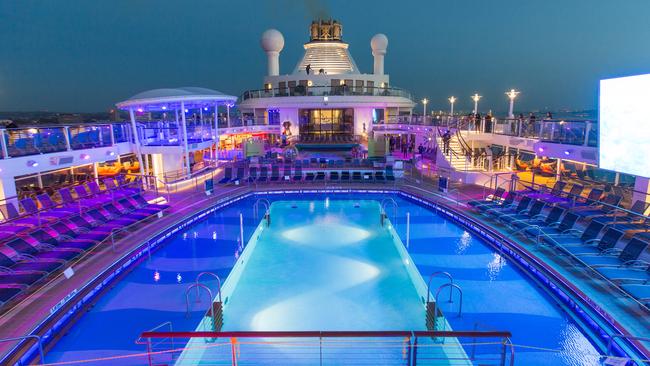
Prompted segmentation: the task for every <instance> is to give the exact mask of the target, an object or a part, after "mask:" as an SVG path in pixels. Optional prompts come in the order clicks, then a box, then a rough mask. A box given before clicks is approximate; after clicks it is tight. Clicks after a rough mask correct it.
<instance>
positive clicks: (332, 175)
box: [330, 171, 340, 182]
mask: <svg viewBox="0 0 650 366" xmlns="http://www.w3.org/2000/svg"><path fill="white" fill-rule="evenodd" d="M339 179H340V176H339V172H336V171H335V172H330V181H332V182H338V181H339Z"/></svg>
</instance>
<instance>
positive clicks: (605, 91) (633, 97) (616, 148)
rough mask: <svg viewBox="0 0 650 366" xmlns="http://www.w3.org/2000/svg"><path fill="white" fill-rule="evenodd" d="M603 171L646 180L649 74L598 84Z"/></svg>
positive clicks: (649, 172) (649, 146)
mask: <svg viewBox="0 0 650 366" xmlns="http://www.w3.org/2000/svg"><path fill="white" fill-rule="evenodd" d="M599 104H600V111H599V112H600V121H599V122H600V126H599V133H600V157H599V164H600V167H601V168H603V169H608V170H614V171H617V172H621V173H627V174H632V175H638V176H642V177H650V74H647V75H638V76H629V77H624V78H616V79H607V80H601V81H600V103H599Z"/></svg>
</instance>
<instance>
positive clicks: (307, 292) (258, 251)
mask: <svg viewBox="0 0 650 366" xmlns="http://www.w3.org/2000/svg"><path fill="white" fill-rule="evenodd" d="M271 207H272V208H271V225H270V227H268V228H267V229H265V230H264V231H263V232H262V234H261V235H260V237H259V239H258V240H257V243H256V246H255V249H254V251H253V252H252V253H251V256H250V258H249V260H248V264H246V267H245V269H244V272H243V273H242V275H241V279H240V280H239V281H238V282H237V284H236V285H235V286H234V290H233V292H232V295H231V296H230V297H229V300H228V303H227V305H226V306H227V307H226V310H225V312H224V330H230V331H236V330H278V331H282V330H287V331H288V330H396V329H406V330H426V328H425V322H424V317H425V313H424V306H423V304H422V302H421V300H420V296H419V295H418V293H417V291H416V289H415V286H414V284H413V282H412V281H411V279H410V278H409V274H408V273H407V270H406V268H405V266H404V263H403V260H402V259H401V257H400V255H399V253H398V252H397V249H396V247H395V245H394V244H393V240H392V238H391V236H390V233H389V232H388V230H386V229H385V228H384V227H383V226H382V225H381V222H380V215H379V214H380V209H379V204H378V202H376V201H338V200H329V199H328V200H324V201H316V202H314V201H298V202H289V201H283V202H275V203H273V205H272V206H271Z"/></svg>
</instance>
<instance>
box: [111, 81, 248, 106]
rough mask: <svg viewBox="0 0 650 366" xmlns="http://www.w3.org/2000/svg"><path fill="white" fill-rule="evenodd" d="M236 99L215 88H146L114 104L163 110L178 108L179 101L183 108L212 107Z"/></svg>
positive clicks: (231, 102) (230, 102)
mask: <svg viewBox="0 0 650 366" xmlns="http://www.w3.org/2000/svg"><path fill="white" fill-rule="evenodd" d="M236 101H237V97H235V96H232V95H227V94H224V93H222V92H220V91H217V90H212V89H208V88H200V87H180V88H163V89H152V90H147V91H144V92H141V93H138V94H136V95H134V96H132V97H131V98H129V99H127V100H125V101H123V102H119V103H117V104H116V105H117V107H118V108H120V109H124V110H126V109H131V108H132V109H137V110H138V111H164V110H171V109H174V108H179V107H180V105H181V102H183V103H184V104H185V108H202V107H214V106H215V104H217V103H222V104H229V105H232V104H234V103H235V102H236Z"/></svg>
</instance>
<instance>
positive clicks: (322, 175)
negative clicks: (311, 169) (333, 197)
mask: <svg viewBox="0 0 650 366" xmlns="http://www.w3.org/2000/svg"><path fill="white" fill-rule="evenodd" d="M315 180H316V181H317V182H322V181H324V180H325V172H317V173H316V179H315Z"/></svg>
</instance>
